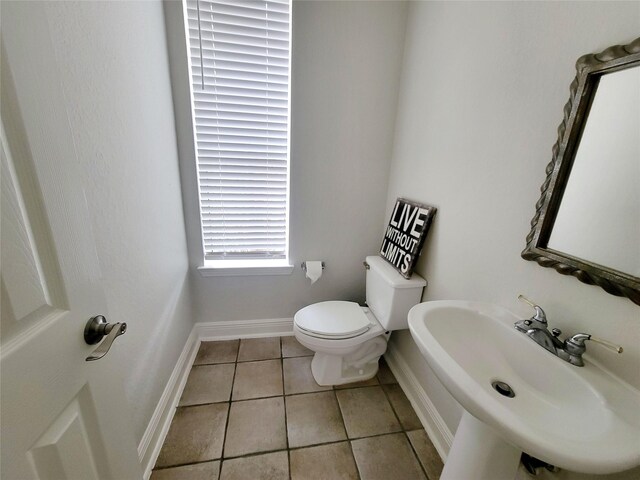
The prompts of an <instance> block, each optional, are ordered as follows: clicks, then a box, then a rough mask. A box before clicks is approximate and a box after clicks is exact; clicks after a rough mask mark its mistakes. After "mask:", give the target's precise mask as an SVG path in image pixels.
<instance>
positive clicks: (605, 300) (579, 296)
mask: <svg viewBox="0 0 640 480" xmlns="http://www.w3.org/2000/svg"><path fill="white" fill-rule="evenodd" d="M639 31H640V4H638V3H633V2H628V3H613V2H603V3H598V2H594V3H586V2H585V3H582V2H577V3H569V2H557V3H555V2H554V3H550V2H527V3H525V2H496V3H487V2H477V3H476V2H468V3H467V2H464V3H462V2H461V3H458V2H415V3H412V4H411V6H410V9H409V14H408V24H407V33H406V40H405V44H406V49H405V54H404V63H403V70H402V79H401V86H400V97H399V105H398V114H397V122H396V136H395V144H394V151H393V160H392V166H391V175H390V180H389V190H388V195H387V204H386V205H387V212H388V214H390V209H391V206H392V204H393V201H394V200H395V198H396V197H398V196H406V197H408V198H411V199H413V200H416V201H420V202H424V203H430V204H434V205H435V206H437V207H438V214H437V216H436V218H435V221H434V224H433V228H432V230H431V232H430V233H429V238H428V239H427V243H426V245H425V248H424V251H423V254H422V256H421V258H420V261H419V262H418V266H417V271H418V272H419V273H420V274H422V275H423V276H425V278H427V279H428V280H429V286H428V288H427V290H426V292H425V295H424V298H423V299H424V300H436V299H468V300H483V301H488V302H493V303H497V304H499V305H503V306H505V307H507V308H509V309H511V310H513V311H514V312H518V313H519V314H521V315H522V316H523V317H525V316H527V315H529V314H530V313H531V312H530V309H529V308H528V307H527V306H525V305H523V304H520V303H519V302H517V301H516V297H517V295H518V293H523V294H525V295H526V296H528V297H530V298H531V299H534V300H535V301H537V302H538V303H539V304H540V305H542V306H543V307H544V308H545V310H546V312H547V316H548V319H549V321H550V323H551V325H552V326H554V327H559V328H561V329H562V330H563V331H564V332H565V333H574V332H578V331H584V332H588V333H593V334H594V335H597V336H600V337H602V338H605V339H609V340H611V341H613V342H615V343H619V344H621V345H624V347H625V352H624V353H623V354H622V355H616V354H613V353H611V352H610V351H608V350H605V349H602V348H600V347H599V346H598V345H590V346H589V352H590V355H591V356H592V357H593V358H597V359H598V360H600V361H601V362H602V363H604V364H605V365H606V366H607V367H609V368H610V369H611V370H612V371H613V372H615V373H616V374H618V375H619V376H620V377H622V378H624V379H625V380H627V381H628V382H630V383H631V384H632V385H634V386H635V387H640V370H639V369H638V365H639V364H640V310H639V308H638V306H637V305H634V304H633V303H632V302H630V301H629V300H627V299H621V298H616V297H613V296H611V295H609V294H607V293H605V292H604V291H603V290H601V289H600V288H598V287H594V286H588V285H584V284H582V283H580V282H579V281H578V280H576V279H574V278H571V277H564V276H562V275H559V274H558V273H556V272H555V271H554V270H552V269H546V268H542V267H540V266H538V265H537V264H536V263H534V262H527V261H525V260H523V259H522V258H521V257H520V252H521V250H522V249H523V247H524V245H525V236H526V235H527V233H528V232H529V229H530V225H529V222H530V220H531V218H532V217H533V214H534V212H535V207H534V205H535V203H536V201H537V200H538V198H539V188H540V185H541V184H542V182H543V180H544V178H545V173H544V169H545V166H546V165H547V163H548V162H549V160H550V159H551V147H552V145H553V144H554V143H555V141H556V138H557V133H556V128H557V126H558V124H559V123H560V121H561V119H562V108H563V106H564V104H565V103H566V101H567V99H568V98H569V97H568V96H569V84H570V82H571V81H572V79H573V77H574V75H575V71H574V67H573V66H574V64H575V61H576V60H577V58H578V57H579V56H581V55H583V54H585V53H588V52H597V51H600V50H602V49H604V48H606V47H608V46H610V45H612V44H615V43H624V42H628V41H630V40H632V39H633V38H635V37H636V36H637V35H638V32H639ZM378 232H379V233H378V235H381V233H382V228H380V229H379V231H378ZM394 337H395V338H394ZM478 341H482V340H481V339H478ZM392 342H393V343H394V344H395V346H396V347H398V348H399V350H400V353H401V354H402V355H403V357H404V358H405V359H407V360H408V361H409V362H410V363H411V366H412V368H413V369H414V371H416V372H420V373H421V380H422V382H423V386H424V388H425V389H426V390H427V392H428V393H429V395H430V397H431V398H432V400H433V402H434V404H435V406H436V407H437V409H438V410H439V411H440V413H441V414H442V416H443V417H444V419H445V421H446V423H447V425H448V426H449V428H450V429H451V430H452V431H455V428H456V426H457V422H458V419H459V415H460V409H459V407H458V406H455V405H454V404H453V403H452V402H451V399H450V397H447V395H448V394H446V391H444V390H443V389H442V387H441V386H436V384H437V379H435V378H434V377H433V375H432V373H431V372H430V371H429V370H428V368H425V367H424V365H423V364H422V360H421V357H420V355H419V353H418V352H417V348H416V347H415V344H414V343H413V341H412V339H411V338H410V336H409V334H408V332H396V333H394V336H393V337H392ZM550 374H551V372H550ZM585 421H588V419H585ZM637 474H638V472H637V471H636V472H635V475H637ZM562 476H563V478H583V479H586V478H588V477H587V476H584V475H571V474H567V473H566V472H565V473H563V474H562ZM554 478H557V477H554ZM599 478H602V477H599ZM612 478H637V476H635V477H634V475H633V474H624V475H621V476H616V477H612Z"/></svg>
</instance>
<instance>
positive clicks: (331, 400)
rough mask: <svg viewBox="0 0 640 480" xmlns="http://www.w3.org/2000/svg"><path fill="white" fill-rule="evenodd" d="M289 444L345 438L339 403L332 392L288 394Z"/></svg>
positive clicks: (304, 444)
mask: <svg viewBox="0 0 640 480" xmlns="http://www.w3.org/2000/svg"><path fill="white" fill-rule="evenodd" d="M285 404H286V412H287V435H288V437H289V447H304V446H307V445H315V444H318V443H326V442H335V441H338V440H346V439H347V434H346V433H345V430H344V425H343V423H342V417H341V416H340V407H338V402H337V401H336V397H335V395H334V393H333V392H331V391H329V392H318V393H306V394H304V395H293V396H290V397H286V398H285Z"/></svg>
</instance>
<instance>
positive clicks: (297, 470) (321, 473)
mask: <svg viewBox="0 0 640 480" xmlns="http://www.w3.org/2000/svg"><path fill="white" fill-rule="evenodd" d="M358 478H359V477H358V470H357V468H356V462H355V460H354V459H353V454H352V453H351V446H350V445H349V442H340V443H332V444H330V445H319V446H316V447H307V448H300V449H296V450H291V480H336V479H339V480H358ZM394 478H395V477H394ZM398 478H399V477H398Z"/></svg>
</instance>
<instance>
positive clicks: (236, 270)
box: [198, 260, 293, 277]
mask: <svg viewBox="0 0 640 480" xmlns="http://www.w3.org/2000/svg"><path fill="white" fill-rule="evenodd" d="M198 271H199V272H200V275H202V276H203V277H242V276H249V275H291V272H293V265H289V262H288V261H287V260H205V262H204V265H203V266H202V267H198Z"/></svg>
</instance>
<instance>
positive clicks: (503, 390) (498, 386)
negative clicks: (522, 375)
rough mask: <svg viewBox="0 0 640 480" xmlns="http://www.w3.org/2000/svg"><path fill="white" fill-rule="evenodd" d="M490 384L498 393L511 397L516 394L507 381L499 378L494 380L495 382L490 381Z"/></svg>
mask: <svg viewBox="0 0 640 480" xmlns="http://www.w3.org/2000/svg"><path fill="white" fill-rule="evenodd" d="M491 386H492V387H493V389H494V390H495V391H496V392H498V393H499V394H500V395H503V396H505V397H509V398H513V397H515V396H516V394H515V392H514V391H513V389H512V388H511V386H510V385H509V384H508V383H504V382H501V381H499V380H496V381H495V382H491Z"/></svg>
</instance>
